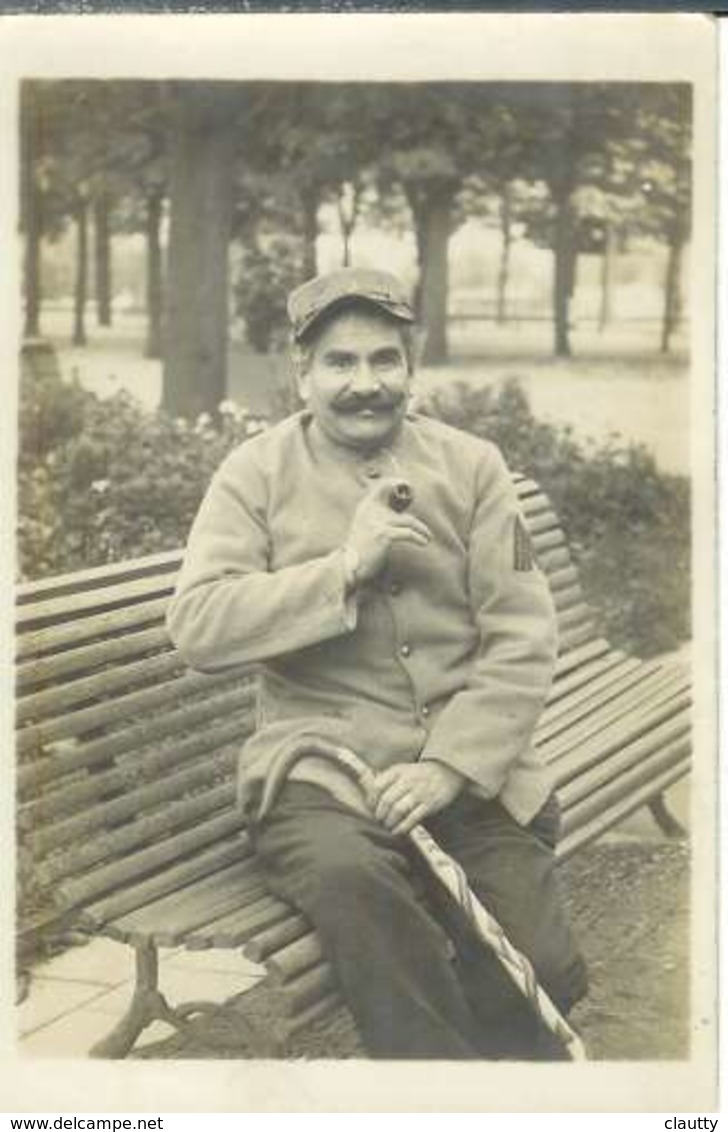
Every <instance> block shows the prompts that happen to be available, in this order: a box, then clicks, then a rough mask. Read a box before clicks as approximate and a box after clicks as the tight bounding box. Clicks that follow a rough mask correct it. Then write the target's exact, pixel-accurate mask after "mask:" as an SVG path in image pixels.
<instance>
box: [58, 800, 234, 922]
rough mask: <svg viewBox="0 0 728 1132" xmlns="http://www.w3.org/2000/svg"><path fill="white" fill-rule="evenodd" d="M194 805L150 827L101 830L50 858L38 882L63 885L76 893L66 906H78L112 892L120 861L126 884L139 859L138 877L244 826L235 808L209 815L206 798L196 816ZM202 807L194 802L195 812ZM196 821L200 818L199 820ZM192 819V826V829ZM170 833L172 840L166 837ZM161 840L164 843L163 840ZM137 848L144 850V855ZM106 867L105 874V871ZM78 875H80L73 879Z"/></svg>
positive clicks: (183, 806) (182, 807) (169, 813)
mask: <svg viewBox="0 0 728 1132" xmlns="http://www.w3.org/2000/svg"><path fill="white" fill-rule="evenodd" d="M193 802H194V799H191V800H190V801H189V802H186V803H182V804H179V803H178V804H177V805H175V806H172V807H170V808H169V809H168V810H166V811H165V814H164V820H163V821H160V822H158V823H157V824H156V825H155V826H154V827H152V828H151V829H150V825H149V822H146V823H144V824H143V825H142V826H141V828H140V826H139V823H138V822H134V823H133V824H132V825H125V826H122V827H121V828H120V829H114V830H111V831H110V832H107V831H104V833H103V834H102V836H101V837H96V838H94V839H93V840H92V841H85V840H84V841H83V843H81V844H80V845H77V846H75V847H74V849H72V850H70V851H66V852H64V853H61V854H54V855H53V856H52V857H50V858H48V859H47V860H45V861H43V862H41V864H40V865H39V866H38V868H37V876H38V880H39V881H40V883H41V884H44V885H49V884H53V883H54V882H61V883H62V885H63V888H64V891H65V892H66V893H68V892H69V891H70V892H71V893H72V894H74V898H73V899H71V900H69V904H71V905H73V904H77V903H80V902H81V901H82V900H86V899H90V898H91V897H97V896H101V895H103V893H104V892H106V891H107V890H108V889H109V888H113V887H114V885H115V884H116V883H117V869H118V866H119V864H120V863H121V862H122V861H123V862H124V863H125V865H127V871H126V876H125V879H126V880H127V881H128V880H129V879H130V877H131V876H132V875H134V873H133V871H132V870H131V869H130V868H129V867H128V866H129V865H130V864H134V865H135V864H136V857H137V856H139V857H140V860H139V862H138V865H137V866H136V872H137V873H138V874H140V875H141V874H143V873H145V872H149V871H151V869H153V868H162V866H164V865H169V864H173V863H174V861H175V860H176V859H177V858H178V857H179V856H184V855H185V854H187V853H191V852H193V851H194V850H195V849H201V848H203V847H204V846H205V845H212V844H213V843H214V842H215V841H219V840H221V839H222V838H225V837H227V836H229V835H230V834H232V833H234V832H235V831H236V830H238V829H242V828H243V821H242V816H241V814H240V813H239V812H238V811H237V810H232V809H230V808H229V807H228V808H226V809H224V810H222V811H217V812H216V811H214V810H213V811H212V813H211V814H210V813H209V812H208V806H209V798H208V799H207V800H206V801H205V806H204V809H203V810H202V812H201V813H199V812H198V813H195V812H194V806H193V804H192V803H193ZM200 809H201V807H200V806H199V802H198V804H197V810H198V811H200ZM198 818H201V820H199V821H198V820H197V819H198ZM191 820H192V821H194V825H192V827H191V828H190V821H191ZM168 834H173V835H174V836H166V835H168ZM165 837H166V840H162V838H165ZM150 841H151V844H150ZM140 850H143V854H144V855H143V857H142V856H141V854H140V853H139V851H140ZM91 869H93V870H94V871H93V874H91V872H90V870H91ZM104 869H105V870H107V871H106V872H103V871H102V870H104ZM78 873H83V874H84V875H83V876H81V877H77V876H76V874H78ZM74 877H75V878H76V879H75V880H74V879H73V878H74Z"/></svg>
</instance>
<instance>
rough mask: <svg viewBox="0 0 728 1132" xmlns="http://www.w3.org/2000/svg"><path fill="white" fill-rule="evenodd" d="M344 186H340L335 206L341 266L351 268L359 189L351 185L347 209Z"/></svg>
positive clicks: (356, 185)
mask: <svg viewBox="0 0 728 1132" xmlns="http://www.w3.org/2000/svg"><path fill="white" fill-rule="evenodd" d="M344 189H345V186H343V185H342V186H341V188H340V190H339V193H338V195H337V198H336V205H337V208H338V212H339V227H340V229H341V242H342V245H343V254H342V257H341V261H342V262H341V266H342V267H350V266H351V238H352V236H353V235H354V229H355V228H356V222H357V219H358V216H359V205H360V200H361V187H360V186H359V185H358V184H356V183H355V184H353V185H351V201H350V206H349V207H348V208H347V207H346V204H345V201H344V195H345V194H344Z"/></svg>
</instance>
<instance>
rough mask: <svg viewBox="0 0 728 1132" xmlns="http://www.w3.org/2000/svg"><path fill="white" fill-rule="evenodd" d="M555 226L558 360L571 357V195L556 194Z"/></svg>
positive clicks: (573, 271)
mask: <svg viewBox="0 0 728 1132" xmlns="http://www.w3.org/2000/svg"><path fill="white" fill-rule="evenodd" d="M555 204H556V225H555V232H554V288H553V317H554V353H555V354H556V357H557V358H569V357H571V342H570V338H569V331H570V325H569V307H570V302H571V296H572V293H573V289H574V276H575V266H576V255H575V250H574V231H573V222H572V215H571V194H570V193H569V192H567V191H561V192H558V193H556V194H555Z"/></svg>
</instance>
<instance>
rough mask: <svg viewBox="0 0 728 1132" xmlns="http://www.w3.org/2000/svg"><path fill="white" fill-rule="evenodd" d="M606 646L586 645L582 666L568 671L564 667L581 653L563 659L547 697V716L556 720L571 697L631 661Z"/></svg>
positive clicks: (598, 641)
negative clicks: (556, 716) (554, 716)
mask: <svg viewBox="0 0 728 1132" xmlns="http://www.w3.org/2000/svg"><path fill="white" fill-rule="evenodd" d="M603 643H604V642H602V641H600V640H596V641H593V642H591V644H589V645H586V646H585V648H584V650H583V653H584V655H583V658H582V660H581V662H580V663H579V664H573V665H570V666H569V667H567V668H565V667H562V666H563V665H565V664H566V663H568V662H569V661H571V660H573V659H574V658H575V657H576V656H577V655H578V652H576V651H575V652H573V653H570V654H569V655H567V656H561V657H559V660H558V662H557V665H556V675H555V678H554V682H553V684H552V685H551V690H550V691H549V694H548V696H547V697H546V707H545V709H544V715H546V714H548V715H549V716H550V717H552V716H553V715H557V714H558V713H559V712H560V711H564V710H566V708H567V707H568V700H569V697H570V696H572V695H573V694H574V693H576V692H577V691H578V690H579V689H580V688H583V687H584V686H585V685H586V684H589V683H591V681H592V680H597V679H599V678H600V677H601V676H602V675H604V674H605V673H609V672H611V671H612V670H613V669H615V668H618V667H620V666H621V665H623V664H625V663H629V662H631V658H629V657H627V656H626V655H625V653H622V652H617V651H616V650H612V649H609V648H606V649H605V648H602V647H601V646H602V644H603ZM632 663H635V664H638V665H639V664H640V663H641V661H638V660H637V661H634V662H632Z"/></svg>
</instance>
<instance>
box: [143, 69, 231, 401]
mask: <svg viewBox="0 0 728 1132" xmlns="http://www.w3.org/2000/svg"><path fill="white" fill-rule="evenodd" d="M239 103H240V96H239V95H237V93H236V91H235V88H231V87H229V86H227V85H226V84H215V83H202V82H192V83H178V84H176V85H175V88H174V93H173V99H172V105H171V133H170V168H171V185H170V235H169V258H168V285H167V302H166V320H165V346H164V367H163V385H162V404H163V407H164V408H165V409H167V410H168V411H169V412H171V413H173V414H175V415H181V416H188V417H189V416H196V415H197V414H199V413H201V412H204V411H214V410H216V409H217V406H218V405H219V404H220V402H221V401H223V400H224V399H225V396H226V391H227V325H228V244H229V240H230V233H231V225H232V215H233V194H232V187H233V169H234V159H235V143H236V137H237V131H238V128H239V127H238V121H237V119H238V116H239V113H240V104H239Z"/></svg>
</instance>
